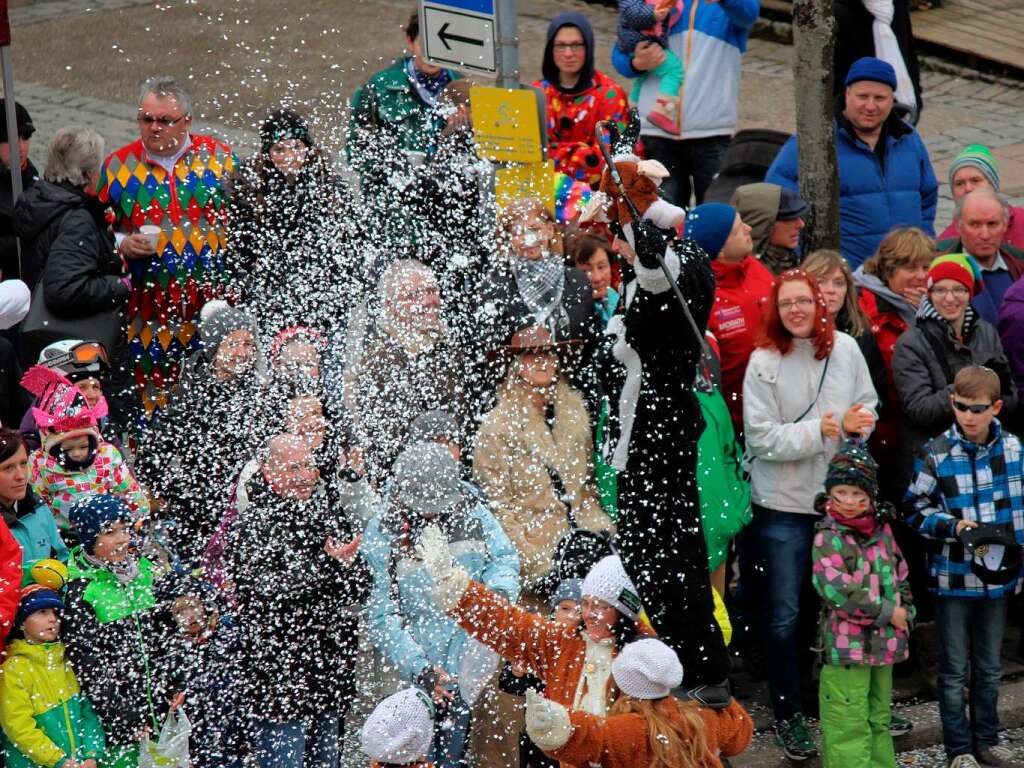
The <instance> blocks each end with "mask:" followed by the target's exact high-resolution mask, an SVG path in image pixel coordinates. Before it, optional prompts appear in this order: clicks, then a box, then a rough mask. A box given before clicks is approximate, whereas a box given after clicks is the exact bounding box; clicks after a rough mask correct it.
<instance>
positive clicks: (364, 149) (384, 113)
mask: <svg viewBox="0 0 1024 768" xmlns="http://www.w3.org/2000/svg"><path fill="white" fill-rule="evenodd" d="M408 61H409V59H408V57H406V58H402V59H398V60H396V61H395V62H394V63H393V64H392V65H391V66H390V67H388V68H387V69H382V70H381V71H380V72H378V73H377V74H375V75H374V76H373V77H371V78H370V79H369V80H368V81H367V82H366V84H365V85H364V86H362V87H361V88H360V89H359V90H357V91H356V92H355V94H354V95H353V96H352V103H351V106H352V116H351V119H350V120H349V130H348V141H347V143H346V147H345V149H346V152H347V153H348V159H349V162H350V164H351V165H352V166H353V167H354V168H356V169H358V170H359V171H360V173H362V172H363V171H365V170H366V169H367V167H368V166H369V165H372V164H373V163H375V162H376V161H377V157H378V152H379V151H380V150H382V149H383V146H382V145H384V144H386V143H387V142H386V140H385V138H384V137H383V136H380V135H377V131H378V130H381V129H382V130H385V131H389V132H392V133H393V134H394V135H395V136H396V138H397V142H396V144H397V146H396V147H395V148H396V149H400V150H404V151H406V152H425V153H427V154H431V153H432V152H433V150H434V148H435V144H436V141H437V135H438V133H440V131H441V128H442V127H444V121H443V120H442V119H441V117H440V116H439V115H438V113H437V112H436V111H435V110H434V107H433V105H432V104H427V103H426V102H425V101H423V99H421V98H420V95H419V94H418V93H417V91H416V88H415V87H414V86H413V84H412V82H410V80H409V75H408V72H407V71H406V67H407V63H408ZM448 75H449V76H450V77H451V79H452V80H458V79H459V75H458V74H457V73H455V72H453V71H451V70H449V71H448Z"/></svg>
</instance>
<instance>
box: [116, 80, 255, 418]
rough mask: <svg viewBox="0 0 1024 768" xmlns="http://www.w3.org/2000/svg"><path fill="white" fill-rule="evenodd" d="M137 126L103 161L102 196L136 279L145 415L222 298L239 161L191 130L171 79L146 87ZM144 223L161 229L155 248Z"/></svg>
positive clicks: (131, 323) (134, 315) (133, 346)
mask: <svg viewBox="0 0 1024 768" xmlns="http://www.w3.org/2000/svg"><path fill="white" fill-rule="evenodd" d="M138 120H139V131H140V133H141V137H140V138H139V139H138V140H137V141H134V142H132V143H131V144H128V145H127V146H124V147H122V148H121V149H119V150H117V151H116V152H114V153H113V154H111V155H110V156H109V157H107V159H106V160H105V161H104V163H103V168H102V169H101V173H100V187H99V191H98V194H99V198H100V200H102V201H103V202H106V203H109V204H110V206H111V208H113V210H114V217H115V221H114V231H115V233H116V237H117V249H118V252H119V253H120V254H121V256H122V258H123V259H124V260H125V263H126V264H127V265H128V269H129V271H130V273H131V278H132V294H131V298H130V300H129V302H128V345H129V350H130V352H131V356H132V361H133V364H134V376H135V382H136V384H137V385H138V387H139V390H140V394H141V397H142V403H143V406H144V407H145V409H146V414H147V416H149V415H152V413H153V411H154V410H155V409H157V408H159V407H162V406H163V405H165V404H166V402H167V393H168V391H169V390H170V389H171V387H172V386H173V385H174V383H175V381H176V380H177V378H178V370H179V361H180V360H181V358H182V357H183V355H184V353H185V352H186V351H187V350H191V349H196V348H198V346H199V338H198V337H197V336H196V319H197V317H198V315H199V310H200V309H202V307H203V304H204V303H205V302H206V301H207V300H209V299H211V298H214V297H215V296H220V295H221V294H222V293H223V290H224V287H225V286H224V282H225V279H226V278H225V272H224V260H223V255H222V249H223V247H224V241H225V229H224V222H225V211H226V206H227V195H226V193H225V190H224V187H223V182H224V180H225V179H226V178H227V177H228V175H229V174H230V173H231V172H232V170H234V168H235V165H236V159H235V157H234V155H233V153H232V151H231V149H230V148H229V147H228V146H227V145H225V144H222V143H221V142H219V141H217V140H216V139H213V138H211V137H209V136H198V135H193V134H191V133H190V128H191V126H192V104H191V99H190V98H189V96H188V94H187V93H185V91H184V90H182V89H181V87H180V86H179V85H178V84H177V83H176V82H175V81H174V80H173V79H171V78H152V79H150V80H148V81H146V83H145V84H144V85H143V88H142V99H141V102H140V104H139V116H138ZM144 225H155V226H158V227H159V228H160V234H159V236H158V239H157V244H156V246H155V250H154V246H153V245H152V242H151V240H150V238H149V237H148V236H147V235H146V234H144V233H142V232H140V228H141V227H143V226H144Z"/></svg>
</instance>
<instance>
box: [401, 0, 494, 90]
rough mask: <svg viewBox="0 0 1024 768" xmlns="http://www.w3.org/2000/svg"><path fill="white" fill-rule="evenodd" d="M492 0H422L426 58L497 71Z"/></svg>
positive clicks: (423, 42) (446, 64)
mask: <svg viewBox="0 0 1024 768" xmlns="http://www.w3.org/2000/svg"><path fill="white" fill-rule="evenodd" d="M496 29H497V19H496V13H495V7H494V0H421V2H420V40H421V45H423V53H424V55H425V56H426V57H427V59H428V60H429V61H431V62H433V63H435V64H439V65H441V66H445V67H454V68H456V69H464V70H468V71H470V72H483V73H485V74H489V75H494V74H496V73H497V58H496V56H495V49H496V46H495V38H496V36H497V33H496Z"/></svg>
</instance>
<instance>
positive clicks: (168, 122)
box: [138, 115, 188, 128]
mask: <svg viewBox="0 0 1024 768" xmlns="http://www.w3.org/2000/svg"><path fill="white" fill-rule="evenodd" d="M186 117H188V115H178V116H177V117H153V116H152V115H139V118H138V119H139V122H140V123H142V124H143V125H153V124H154V123H156V124H158V125H162V126H163V127H164V128H170V127H171V126H172V125H174V124H176V123H180V122H181V121H182V120H184V119H185V118H186Z"/></svg>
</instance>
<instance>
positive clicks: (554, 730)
mask: <svg viewBox="0 0 1024 768" xmlns="http://www.w3.org/2000/svg"><path fill="white" fill-rule="evenodd" d="M526 732H527V733H528V734H530V738H531V739H533V742H534V744H536V745H537V746H538V747H540V748H541V749H543V750H544V751H545V752H550V751H552V750H555V749H560V748H562V747H564V746H565V743H566V742H567V741H569V737H570V736H571V735H572V723H571V722H570V721H569V710H567V709H566V708H565V707H563V706H562V705H561V704H559V703H558V702H557V701H552V700H551V699H546V698H544V697H543V696H541V695H540V694H539V693H537V691H535V690H534V689H532V688H530V689H529V690H528V691H527V692H526Z"/></svg>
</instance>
